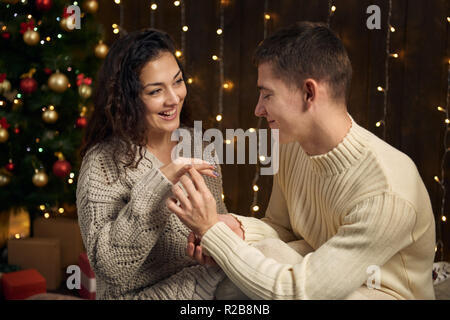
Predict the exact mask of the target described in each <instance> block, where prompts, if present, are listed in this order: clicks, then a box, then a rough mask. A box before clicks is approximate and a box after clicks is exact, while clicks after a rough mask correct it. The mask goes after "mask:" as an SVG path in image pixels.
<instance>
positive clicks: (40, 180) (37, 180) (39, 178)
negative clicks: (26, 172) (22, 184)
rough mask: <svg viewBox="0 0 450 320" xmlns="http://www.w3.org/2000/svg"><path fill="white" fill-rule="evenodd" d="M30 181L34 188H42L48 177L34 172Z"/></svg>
mask: <svg viewBox="0 0 450 320" xmlns="http://www.w3.org/2000/svg"><path fill="white" fill-rule="evenodd" d="M31 181H32V182H33V184H34V185H35V186H36V187H43V186H45V185H46V184H47V182H48V176H47V174H46V173H45V172H42V171H41V172H36V173H35V174H34V175H33V178H32V179H31Z"/></svg>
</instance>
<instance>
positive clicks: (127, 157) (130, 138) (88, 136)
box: [80, 29, 191, 167]
mask: <svg viewBox="0 0 450 320" xmlns="http://www.w3.org/2000/svg"><path fill="white" fill-rule="evenodd" d="M163 52H170V53H172V54H173V55H174V58H175V60H176V61H177V63H178V66H179V67H180V69H181V72H182V75H183V79H185V74H184V70H183V67H182V65H181V63H180V62H179V61H178V59H177V58H176V56H175V45H174V42H173V40H172V39H171V37H170V36H169V35H168V34H167V33H165V32H163V31H160V30H156V29H143V30H140V31H134V32H131V33H129V34H127V35H125V36H123V37H122V38H120V39H118V40H116V41H115V42H114V43H113V44H112V46H111V48H110V50H109V52H108V55H107V56H106V59H105V61H104V62H103V65H102V66H101V68H100V71H99V74H98V77H97V85H96V88H95V92H94V111H93V113H92V115H91V117H90V119H89V122H88V125H87V127H86V133H85V136H84V139H83V145H82V148H81V151H80V155H81V157H84V156H85V155H86V153H87V151H88V150H89V149H90V148H91V147H94V146H96V145H99V144H101V143H102V142H105V141H111V142H112V144H113V157H114V162H115V164H116V166H117V163H118V159H119V157H120V158H121V159H122V156H124V158H123V159H124V161H125V167H131V166H133V167H137V165H138V164H139V162H140V160H141V159H142V157H143V148H145V146H146V145H147V142H148V141H147V140H148V136H147V122H146V117H145V105H144V103H143V101H142V100H141V98H140V93H141V91H142V90H143V86H142V84H141V82H140V79H139V76H140V73H141V70H142V68H143V67H144V66H145V64H146V63H147V62H149V61H152V60H154V59H157V58H158V57H159V56H160V55H161V53H163ZM185 105H186V103H185ZM180 122H181V123H182V124H183V125H186V126H190V125H191V123H190V122H189V121H188V116H187V110H186V106H184V107H183V109H182V112H181V114H180ZM137 152H139V155H140V157H139V159H136V154H137Z"/></svg>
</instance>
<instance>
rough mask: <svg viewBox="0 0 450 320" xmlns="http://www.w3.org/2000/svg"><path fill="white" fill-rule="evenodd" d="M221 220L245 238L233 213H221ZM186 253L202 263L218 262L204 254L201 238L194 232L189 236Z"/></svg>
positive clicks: (211, 264) (214, 263)
mask: <svg viewBox="0 0 450 320" xmlns="http://www.w3.org/2000/svg"><path fill="white" fill-rule="evenodd" d="M219 221H222V222H224V223H225V224H226V225H227V226H228V227H229V228H230V229H231V230H233V231H234V233H236V234H237V235H238V236H239V237H241V238H242V239H243V240H244V231H243V230H242V228H241V224H240V223H239V221H237V219H236V218H235V217H233V216H232V215H231V214H219ZM186 254H187V255H188V256H189V257H191V258H192V259H194V260H195V261H197V262H198V263H199V264H202V265H205V264H206V265H209V266H215V265H217V263H216V262H215V261H214V259H213V258H211V257H210V256H207V255H205V254H203V251H202V246H201V245H200V240H199V239H197V238H196V237H195V235H194V233H193V232H191V233H190V234H189V236H188V244H187V247H186Z"/></svg>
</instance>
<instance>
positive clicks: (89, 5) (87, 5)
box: [83, 0, 98, 13]
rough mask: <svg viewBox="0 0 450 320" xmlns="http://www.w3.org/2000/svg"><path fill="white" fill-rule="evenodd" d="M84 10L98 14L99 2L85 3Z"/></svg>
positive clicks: (89, 0) (94, 0)
mask: <svg viewBox="0 0 450 320" xmlns="http://www.w3.org/2000/svg"><path fill="white" fill-rule="evenodd" d="M83 10H84V11H86V12H88V13H96V12H97V10H98V2H97V1H96V0H87V1H84V2H83Z"/></svg>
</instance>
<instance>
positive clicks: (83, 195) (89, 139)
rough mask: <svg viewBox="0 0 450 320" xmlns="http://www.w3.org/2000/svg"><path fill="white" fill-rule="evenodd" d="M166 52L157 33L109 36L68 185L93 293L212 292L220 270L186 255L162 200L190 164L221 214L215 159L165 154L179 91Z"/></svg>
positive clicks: (189, 295)
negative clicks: (75, 174) (74, 181)
mask: <svg viewBox="0 0 450 320" xmlns="http://www.w3.org/2000/svg"><path fill="white" fill-rule="evenodd" d="M174 51H175V49H174V44H173V41H172V40H171V39H170V37H169V36H168V35H167V34H166V33H164V32H161V31H157V30H154V29H147V30H142V31H136V32H133V33H130V34H128V35H126V36H124V37H122V38H120V39H119V40H117V41H115V42H114V44H113V45H112V47H111V49H110V51H109V53H108V56H107V57H106V60H105V61H104V64H103V66H102V68H101V70H100V73H99V77H98V87H97V90H96V94H95V110H94V112H93V115H92V118H91V120H90V121H89V124H88V127H87V130H86V136H85V140H84V145H83V148H82V151H81V156H82V157H83V162H82V165H81V169H80V175H79V180H78V186H77V207H78V218H79V222H80V229H81V233H82V237H83V241H84V244H85V247H86V250H87V254H88V257H89V261H90V263H91V266H92V268H93V270H94V273H95V275H96V282H97V292H96V293H97V298H98V299H212V298H213V297H214V296H213V295H214V289H215V286H216V284H217V283H218V282H219V281H220V280H222V279H223V277H224V275H223V273H222V271H220V270H219V268H218V267H206V266H201V265H197V264H196V263H195V261H193V260H192V259H190V258H189V257H187V256H186V254H185V248H186V244H187V240H186V239H187V235H188V234H189V230H188V229H187V228H186V227H185V226H184V225H183V224H182V223H181V222H180V221H179V220H178V218H177V217H176V216H175V215H173V214H171V212H170V211H168V209H167V208H166V206H165V200H166V199H167V198H168V197H169V196H170V194H171V191H170V190H171V188H172V186H173V185H175V184H177V183H178V180H179V178H180V177H181V176H183V175H184V174H185V173H186V172H187V171H188V169H189V168H191V167H194V168H195V169H197V170H199V171H200V172H201V173H202V174H204V175H205V176H206V180H207V183H208V187H209V188H210V190H211V192H212V193H213V194H214V197H215V199H216V202H217V207H218V210H219V212H221V213H226V212H227V210H226V208H225V205H224V203H223V201H222V199H221V194H222V180H221V178H220V167H219V166H217V167H215V166H212V165H211V164H209V163H206V162H203V161H202V163H198V162H196V163H194V162H192V163H190V164H189V163H188V164H186V161H184V162H183V161H172V159H171V151H172V149H173V148H174V147H175V145H176V144H177V142H176V141H171V135H172V133H173V132H174V131H175V130H176V129H177V128H179V126H180V123H181V122H183V121H185V117H184V116H185V110H184V108H183V102H184V100H185V97H186V94H187V92H186V85H185V82H184V74H183V69H182V67H181V65H180V63H179V62H178V61H177V59H176V57H175V55H174ZM183 123H186V122H183ZM184 160H187V161H188V162H189V159H186V158H184ZM215 170H217V171H218V172H216V171H215Z"/></svg>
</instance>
